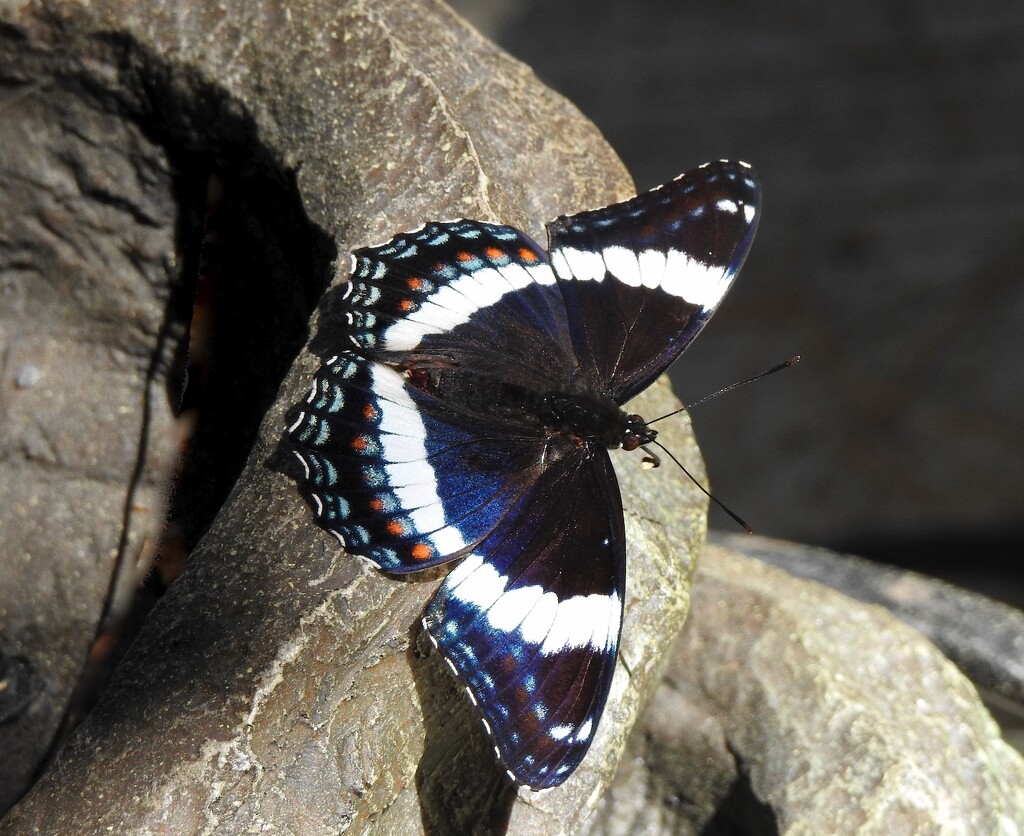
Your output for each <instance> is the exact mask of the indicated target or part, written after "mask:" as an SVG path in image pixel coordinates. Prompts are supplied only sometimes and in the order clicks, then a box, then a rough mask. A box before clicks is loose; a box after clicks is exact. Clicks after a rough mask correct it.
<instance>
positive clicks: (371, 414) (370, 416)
mask: <svg viewBox="0 0 1024 836" xmlns="http://www.w3.org/2000/svg"><path fill="white" fill-rule="evenodd" d="M376 418H377V410H376V409H375V408H374V406H373V404H369V403H368V404H367V405H366V406H364V407H363V419H364V420H366V421H373V420H375V419H376Z"/></svg>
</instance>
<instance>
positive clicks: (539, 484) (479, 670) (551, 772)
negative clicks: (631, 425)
mask: <svg viewBox="0 0 1024 836" xmlns="http://www.w3.org/2000/svg"><path fill="white" fill-rule="evenodd" d="M624 587H625V535H624V531H623V521H622V504H621V500H620V497H619V490H618V484H617V483H616V480H615V475H614V473H613V471H612V467H611V462H610V460H609V458H608V454H607V453H606V452H605V451H604V450H596V451H593V452H588V451H585V450H582V449H578V450H574V451H573V452H572V453H570V454H568V455H566V456H565V457H563V458H562V459H560V460H559V461H558V462H557V463H555V464H553V465H551V466H549V467H547V468H545V469H544V470H543V471H542V472H541V473H540V474H539V475H538V478H537V479H536V481H534V482H533V483H532V484H531V485H530V487H529V489H528V490H527V491H525V492H524V493H523V494H522V496H521V497H520V498H519V499H518V501H517V503H516V505H515V507H514V508H513V509H512V512H511V513H509V514H508V515H507V516H506V517H505V518H504V519H503V520H502V522H501V524H499V525H498V526H497V527H496V528H495V529H494V531H493V532H492V533H491V534H490V535H489V536H488V537H487V538H486V539H485V540H483V541H482V542H481V543H480V544H479V545H478V546H477V548H476V549H475V550H474V551H473V553H472V554H470V555H469V556H468V557H467V558H466V559H465V560H464V561H463V562H462V563H460V564H459V565H458V566H457V567H455V569H453V570H452V572H451V573H450V574H449V575H448V577H447V578H446V580H445V582H444V584H443V585H442V586H441V588H440V590H439V591H438V593H437V595H436V596H435V597H434V599H433V600H432V601H431V603H430V604H429V605H428V607H427V613H426V617H425V619H424V625H425V626H426V628H427V631H428V633H429V635H430V636H431V638H432V639H433V641H434V643H435V644H436V645H437V646H438V647H439V649H440V650H441V652H442V654H443V655H444V658H445V659H446V660H448V663H449V665H450V666H451V667H452V669H453V670H454V671H455V672H456V673H457V674H458V675H459V676H460V677H461V679H462V680H463V681H464V682H465V683H466V685H467V688H468V690H469V693H470V696H471V698H472V699H473V702H474V703H476V705H477V706H478V707H479V709H480V711H481V713H482V714H483V717H484V720H485V723H486V725H487V728H488V731H489V732H490V734H491V737H492V739H493V741H494V744H495V751H496V752H497V754H498V756H499V758H500V759H501V761H502V763H503V764H504V765H505V768H506V769H507V770H508V772H509V774H510V775H511V776H512V777H513V778H514V779H515V780H516V781H518V782H519V783H523V784H526V785H528V786H530V787H533V788H534V789H543V788H545V787H552V786H556V785H558V784H561V783H562V782H563V781H564V780H565V779H566V778H567V777H568V776H569V775H570V774H571V773H572V771H573V770H574V769H575V768H576V767H577V766H578V765H579V763H580V762H581V761H582V760H583V757H584V755H585V754H586V752H587V750H588V749H589V747H590V743H591V741H592V739H593V734H594V731H595V729H596V727H597V723H598V720H599V719H600V716H601V712H602V711H603V709H604V704H605V701H606V699H607V696H608V689H609V686H610V684H611V680H612V674H613V672H614V668H615V654H616V650H617V647H618V640H619V629H620V626H621V623H622V600H623V593H624Z"/></svg>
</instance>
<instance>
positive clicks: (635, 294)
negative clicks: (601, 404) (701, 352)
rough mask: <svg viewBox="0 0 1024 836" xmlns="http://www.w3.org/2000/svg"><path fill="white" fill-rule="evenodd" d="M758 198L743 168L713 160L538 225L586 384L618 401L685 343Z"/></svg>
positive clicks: (715, 291)
mask: <svg viewBox="0 0 1024 836" xmlns="http://www.w3.org/2000/svg"><path fill="white" fill-rule="evenodd" d="M760 201H761V195H760V187H759V185H758V182H757V178H756V176H755V174H754V172H753V169H751V168H750V166H748V165H747V164H746V163H739V162H727V161H720V162H715V163H707V164H705V165H703V166H701V167H700V168H697V169H694V170H693V171H690V172H688V173H686V174H683V175H681V176H680V177H678V178H677V179H675V180H673V181H672V182H670V183H666V184H665V185H664V186H660V187H659V188H657V189H654V190H653V191H649V192H646V193H645V194H642V195H638V196H637V197H635V198H633V199H632V200H628V201H626V202H625V203H618V204H615V205H614V206H608V207H606V208H604V209H597V210H594V211H589V212H581V213H580V214H578V215H572V216H570V217H561V218H558V219H556V220H555V221H552V222H551V223H550V224H548V238H549V244H550V246H549V250H550V254H551V266H552V268H553V269H554V271H555V273H556V275H557V276H558V283H559V285H560V286H561V288H562V296H563V299H564V301H565V306H566V314H567V317H568V323H569V329H570V332H571V335H572V342H573V345H574V346H575V351H576V354H577V355H578V357H579V358H580V362H581V364H582V365H583V367H584V369H583V370H584V373H585V374H586V375H587V376H588V378H590V380H591V385H592V386H595V387H599V388H600V389H603V390H604V391H607V392H608V393H609V394H611V395H612V397H614V398H615V400H616V401H617V402H618V403H620V404H622V403H625V402H626V401H628V400H629V399H630V398H632V397H633V396H634V395H636V394H637V393H638V392H640V391H642V390H643V389H645V388H646V387H647V386H649V385H650V384H651V383H652V382H653V381H654V379H655V378H657V377H658V376H659V375H660V374H661V373H662V372H664V371H665V370H666V369H667V368H668V366H669V365H670V364H671V363H672V361H673V360H675V359H676V357H678V356H679V354H680V353H681V352H682V351H683V349H684V348H686V346H687V345H689V343H690V342H691V341H692V340H693V339H694V337H696V336H697V334H698V332H699V331H700V330H701V328H703V327H704V325H705V323H706V322H707V321H708V319H709V318H710V317H711V315H712V314H713V313H714V311H715V309H716V308H717V307H718V303H719V302H720V301H721V300H722V297H723V296H724V295H725V293H726V291H727V290H728V289H729V287H730V286H731V284H732V281H733V279H734V278H735V277H736V274H737V272H738V271H739V269H740V267H741V266H742V265H743V261H744V259H745V258H746V255H747V251H748V250H749V248H750V244H751V241H752V240H753V237H754V231H755V228H756V226H757V215H758V211H759V207H760Z"/></svg>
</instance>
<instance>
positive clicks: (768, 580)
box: [589, 538, 1024, 834]
mask: <svg viewBox="0 0 1024 836" xmlns="http://www.w3.org/2000/svg"><path fill="white" fill-rule="evenodd" d="M731 542H732V543H733V545H735V546H736V548H734V549H726V548H723V547H721V546H715V545H709V546H708V547H707V548H705V550H704V552H703V553H702V555H701V558H700V564H699V568H698V571H697V573H696V575H695V578H694V585H693V589H692V609H691V614H690V618H689V620H688V621H687V625H686V628H685V629H684V630H683V633H682V635H681V636H680V640H679V642H678V643H677V644H676V646H675V648H674V649H673V651H672V657H671V661H670V662H669V666H668V668H667V669H666V673H665V679H664V681H663V683H662V685H661V686H660V687H659V688H658V690H657V691H656V692H655V695H654V697H653V699H652V701H651V704H650V706H649V707H648V709H647V711H646V712H645V714H644V716H643V717H642V718H641V721H640V723H639V724H638V725H637V726H636V727H635V728H634V730H633V734H632V737H631V738H630V744H629V747H628V748H627V753H626V755H625V757H624V758H623V761H622V766H621V767H620V770H619V774H618V776H617V777H616V781H615V783H614V785H613V786H612V788H611V789H610V790H609V792H608V794H607V795H606V796H605V798H604V799H603V800H602V804H601V807H600V810H599V812H598V814H597V816H596V817H595V820H594V821H593V822H592V824H591V827H590V830H589V832H591V833H594V834H597V833H600V834H623V833H636V832H644V833H700V832H703V828H705V827H709V826H712V825H713V826H717V827H718V828H725V830H726V832H735V830H733V831H730V830H729V829H728V826H731V827H733V828H737V829H738V830H739V832H773V830H772V828H773V827H777V828H778V832H785V833H863V834H868V833H870V834H891V833H908V834H918V833H920V834H925V833H940V832H941V833H1016V832H1017V830H1018V828H1019V826H1020V823H1021V822H1024V759H1022V758H1021V755H1020V754H1019V753H1018V752H1017V751H1016V750H1014V749H1013V748H1011V747H1010V746H1009V745H1008V744H1006V743H1005V742H1004V741H1003V740H1002V738H1001V737H1000V734H999V729H998V727H997V726H996V724H995V722H994V721H993V720H992V718H991V717H990V716H989V714H988V712H987V711H986V710H985V708H984V707H983V706H982V704H981V701H980V700H979V698H978V695H977V692H976V691H975V690H974V688H973V686H972V685H971V684H970V682H969V681H968V680H967V679H966V678H965V677H964V676H963V675H962V674H961V673H960V672H959V671H958V670H957V669H956V668H955V667H954V666H953V665H952V663H950V662H949V661H948V660H947V659H946V658H945V657H943V656H942V654H941V653H939V652H938V650H936V648H935V647H934V646H933V645H932V644H930V643H929V642H928V641H927V640H926V639H925V638H923V637H922V636H921V635H920V634H919V633H917V632H916V631H914V630H913V629H911V628H909V627H907V626H906V625H904V624H902V623H901V622H899V621H897V620H896V619H895V618H894V617H893V616H891V615H890V614H889V613H888V612H886V611H885V610H883V609H882V608H880V607H876V606H871V605H867V604H862V603H859V602H856V601H853V600H852V599H849V598H846V597H845V596H843V595H841V594H840V593H838V592H835V591H834V590H831V589H829V588H827V587H825V586H822V585H820V584H818V583H815V582H811V581H805V580H801V579H798V578H794V577H792V576H790V575H787V574H786V573H784V572H781V571H779V570H778V569H774V568H772V567H769V566H766V565H765V564H763V563H761V562H759V561H757V560H756V559H753V558H751V557H749V556H748V555H747V554H745V553H744V552H745V549H744V548H743V547H742V541H741V540H740V538H734V539H733V540H732V541H731ZM772 545H773V548H774V549H775V550H776V551H784V550H785V548H786V546H785V544H782V543H775V544H772ZM764 548H765V544H764V542H763V541H762V543H760V544H758V543H756V542H755V543H753V549H752V553H757V552H758V551H760V550H763V549H764ZM797 548H798V549H799V548H800V547H797ZM712 829H714V828H713V827H712ZM715 832H719V831H715Z"/></svg>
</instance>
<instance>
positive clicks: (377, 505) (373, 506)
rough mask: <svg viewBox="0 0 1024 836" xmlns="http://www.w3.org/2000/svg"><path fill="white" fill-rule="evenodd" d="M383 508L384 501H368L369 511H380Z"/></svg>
mask: <svg viewBox="0 0 1024 836" xmlns="http://www.w3.org/2000/svg"><path fill="white" fill-rule="evenodd" d="M383 508H384V501H383V500H380V499H371V500H370V510H371V511H380V510H382V509H383Z"/></svg>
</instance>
